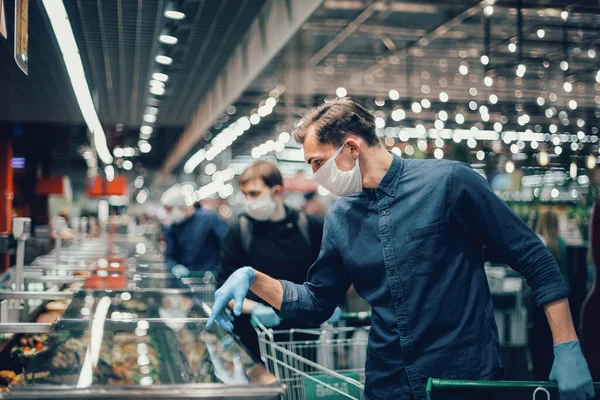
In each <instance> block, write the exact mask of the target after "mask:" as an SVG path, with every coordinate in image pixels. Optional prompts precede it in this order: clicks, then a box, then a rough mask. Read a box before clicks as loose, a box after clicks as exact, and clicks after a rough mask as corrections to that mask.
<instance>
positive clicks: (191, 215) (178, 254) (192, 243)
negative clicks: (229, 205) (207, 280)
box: [161, 184, 227, 277]
mask: <svg viewBox="0 0 600 400" xmlns="http://www.w3.org/2000/svg"><path fill="white" fill-rule="evenodd" d="M184 186H185V185H182V184H175V185H173V186H171V187H170V188H169V189H168V190H167V191H166V192H164V193H163V195H162V197H161V204H162V205H163V206H164V208H165V209H166V211H167V220H168V221H169V225H168V226H167V227H166V228H165V231H164V235H165V242H166V244H167V249H166V253H165V258H166V262H167V265H168V267H169V268H170V269H171V272H173V274H174V275H176V276H181V277H186V276H189V275H190V274H193V273H194V272H205V271H215V270H216V269H217V268H218V266H219V251H220V246H221V241H222V240H223V239H224V238H225V235H226V234H227V224H226V223H225V222H223V221H221V220H220V219H219V217H218V216H217V214H215V213H214V212H213V211H210V210H208V209H205V208H202V207H200V208H196V207H194V201H193V199H190V194H189V193H188V194H186V192H185V189H184ZM192 190H193V189H192Z"/></svg>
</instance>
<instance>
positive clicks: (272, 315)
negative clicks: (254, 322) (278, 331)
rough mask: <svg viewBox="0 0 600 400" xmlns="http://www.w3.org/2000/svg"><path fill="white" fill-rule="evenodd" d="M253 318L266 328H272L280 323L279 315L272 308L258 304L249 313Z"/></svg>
mask: <svg viewBox="0 0 600 400" xmlns="http://www.w3.org/2000/svg"><path fill="white" fill-rule="evenodd" d="M251 314H252V316H253V317H256V319H258V320H259V321H260V323H261V324H263V325H264V326H265V327H267V328H273V327H275V326H277V325H279V324H280V323H281V319H279V315H277V313H276V312H275V310H273V308H272V307H269V306H265V305H264V304H261V303H258V304H257V305H256V306H254V308H253V309H252V311H251Z"/></svg>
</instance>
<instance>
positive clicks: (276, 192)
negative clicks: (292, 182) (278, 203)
mask: <svg viewBox="0 0 600 400" xmlns="http://www.w3.org/2000/svg"><path fill="white" fill-rule="evenodd" d="M272 190H273V194H274V195H276V196H282V195H283V186H281V185H275V186H273V189H272Z"/></svg>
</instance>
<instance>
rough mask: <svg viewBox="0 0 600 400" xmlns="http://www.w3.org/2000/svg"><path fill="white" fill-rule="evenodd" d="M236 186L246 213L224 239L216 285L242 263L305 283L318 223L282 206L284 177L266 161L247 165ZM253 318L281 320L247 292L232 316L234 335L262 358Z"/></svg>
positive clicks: (313, 257) (288, 324)
mask: <svg viewBox="0 0 600 400" xmlns="http://www.w3.org/2000/svg"><path fill="white" fill-rule="evenodd" d="M239 185H240V189H241V191H242V193H244V195H245V196H246V212H245V213H244V214H242V215H241V216H240V217H239V218H238V219H237V220H236V221H235V222H234V223H233V224H232V226H231V227H230V229H229V233H228V235H227V237H226V239H225V241H224V242H223V246H222V250H221V268H220V269H219V271H218V273H217V286H219V287H220V286H221V285H222V284H223V283H224V282H225V281H226V280H227V278H229V276H230V275H231V274H232V273H233V272H235V271H236V270H237V269H239V268H242V267H244V266H246V265H251V266H253V267H254V268H255V269H256V270H258V271H262V272H263V273H265V274H267V275H270V276H274V277H277V279H285V280H287V281H290V282H297V283H302V282H304V281H305V280H306V274H307V271H308V268H309V267H310V266H311V265H312V264H313V262H314V261H315V260H316V259H317V256H318V254H319V249H320V247H321V236H322V235H323V224H322V222H320V221H319V220H317V219H315V218H314V217H311V216H307V215H306V214H304V213H301V212H298V211H296V210H294V209H291V208H289V207H287V206H286V205H285V204H284V201H283V178H282V177H281V173H280V172H279V170H278V169H277V167H276V166H275V165H273V164H272V163H270V162H267V161H257V162H255V163H254V164H252V165H250V166H249V167H248V168H247V169H246V170H245V171H244V172H243V173H242V175H241V176H240V178H239ZM251 316H255V317H256V318H258V320H259V321H261V323H262V324H263V325H265V326H267V327H275V326H278V325H280V319H279V317H278V316H277V314H276V313H275V311H274V310H273V308H272V307H271V306H269V305H268V304H267V303H265V302H263V301H261V300H260V299H259V298H258V297H256V296H254V295H253V294H251V293H250V294H249V296H248V298H247V299H246V301H245V302H244V306H243V309H242V315H241V316H238V318H236V320H235V323H234V326H235V333H236V334H237V335H238V336H239V337H240V338H241V340H242V343H244V345H245V346H246V347H247V348H248V350H250V351H251V353H252V354H253V355H255V356H256V357H260V352H259V347H258V339H257V336H256V333H255V331H254V329H253V328H252V326H251V324H250V318H251ZM313 326H314V325H313ZM291 327H298V323H297V322H293V321H289V322H288V321H284V322H283V323H282V325H280V326H279V328H281V329H289V328H291ZM279 328H278V329H279Z"/></svg>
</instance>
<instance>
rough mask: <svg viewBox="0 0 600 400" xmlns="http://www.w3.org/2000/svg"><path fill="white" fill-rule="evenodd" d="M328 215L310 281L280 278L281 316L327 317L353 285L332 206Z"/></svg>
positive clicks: (315, 319) (311, 319) (313, 319)
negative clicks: (297, 282) (281, 291)
mask: <svg viewBox="0 0 600 400" xmlns="http://www.w3.org/2000/svg"><path fill="white" fill-rule="evenodd" d="M331 211H332V212H329V213H328V215H327V218H326V219H325V224H324V227H323V240H322V243H321V252H320V253H319V257H318V258H317V260H316V261H315V263H314V264H313V265H312V266H311V267H310V269H309V270H308V277H307V282H305V283H304V284H302V285H299V284H295V283H292V282H289V281H286V280H281V284H282V285H283V303H282V305H281V310H280V313H279V315H280V316H281V317H282V318H294V319H303V320H306V321H307V322H311V323H322V322H324V321H326V320H327V319H328V318H329V317H331V314H333V311H334V309H335V307H336V306H337V305H338V304H339V302H340V300H341V299H342V298H343V296H344V295H345V293H346V291H347V290H348V288H349V287H350V279H349V278H348V275H347V273H346V270H345V269H344V264H343V261H342V257H341V255H340V252H339V248H338V246H337V244H336V243H335V238H334V235H333V232H332V230H333V224H334V221H333V220H335V217H334V213H333V211H334V210H333V209H332V210H331Z"/></svg>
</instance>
